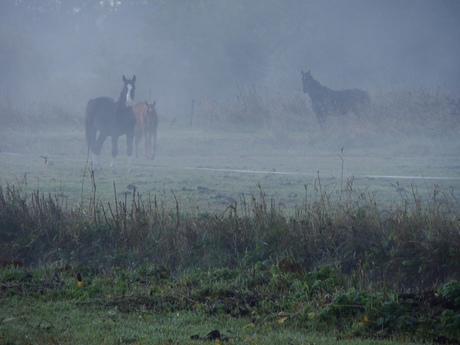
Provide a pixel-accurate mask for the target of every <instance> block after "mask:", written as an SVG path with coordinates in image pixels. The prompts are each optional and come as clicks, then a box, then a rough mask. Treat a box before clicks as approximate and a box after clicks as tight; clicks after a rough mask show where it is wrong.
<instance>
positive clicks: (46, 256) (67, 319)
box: [0, 90, 460, 344]
mask: <svg viewBox="0 0 460 345" xmlns="http://www.w3.org/2000/svg"><path fill="white" fill-rule="evenodd" d="M449 97H450V96H449ZM449 97H448V96H444V95H439V94H436V93H431V92H429V91H426V90H420V91H418V93H410V94H403V95H399V94H386V95H373V98H374V106H373V110H372V114H369V117H368V118H366V119H358V118H356V117H355V116H354V115H350V116H346V117H342V118H330V119H328V122H327V124H328V126H327V128H326V129H325V130H320V128H319V126H318V124H317V121H316V119H315V117H314V116H313V114H312V113H311V111H310V110H309V107H308V104H307V103H305V100H303V99H299V98H298V97H294V98H293V99H292V100H280V101H278V102H275V103H274V102H273V101H268V100H267V99H265V98H264V95H263V94H262V95H261V94H257V93H243V94H241V95H239V99H238V101H235V102H236V103H234V104H229V105H226V106H223V105H218V104H215V103H212V102H209V101H207V102H203V104H197V108H196V109H197V110H196V114H195V117H194V121H193V126H190V119H189V116H188V115H182V116H176V117H171V116H167V115H165V114H161V109H160V127H159V139H158V149H157V156H156V158H155V160H154V161H148V160H146V159H145V158H143V151H141V157H139V158H135V159H134V168H133V171H132V172H130V173H129V172H127V170H126V155H125V152H126V149H125V145H124V143H123V139H124V138H122V139H121V140H120V141H119V146H120V154H119V157H118V158H117V171H116V173H114V174H113V173H111V172H110V167H109V164H110V157H109V156H110V154H109V152H110V142H109V141H107V142H106V143H105V146H104V150H103V154H102V156H103V158H102V164H103V167H104V170H103V171H102V172H98V173H95V174H94V175H92V172H91V170H90V168H89V167H90V159H91V157H90V156H88V152H87V148H86V147H85V140H84V126H83V118H82V116H83V115H82V114H69V113H67V112H66V111H65V110H63V109H62V108H61V107H58V106H47V107H45V108H44V110H41V112H40V113H38V114H35V113H30V112H22V111H19V110H14V109H6V108H4V107H2V109H1V116H0V125H1V127H0V134H1V135H0V166H1V169H0V187H1V189H0V207H1V208H0V217H1V218H0V239H1V242H0V252H1V253H2V254H1V255H0V259H1V260H2V261H1V264H2V265H1V266H2V268H1V269H0V309H1V311H2V315H3V316H2V319H1V323H0V341H1V342H2V343H5V344H36V343H40V344H45V343H63V344H66V343H72V344H75V343H82V344H83V343H136V344H152V343H153V344H155V343H157V344H164V343H171V344H187V343H192V344H194V343H197V342H200V341H205V340H206V339H205V338H206V336H207V334H208V332H210V331H212V330H214V329H218V330H219V331H220V333H221V337H220V338H219V339H215V340H216V341H219V342H226V341H228V342H230V343H249V344H275V343H276V344H278V343H290V344H326V343H327V344H329V343H334V342H338V341H340V342H349V343H350V344H367V343H375V342H376V341H377V340H378V341H379V342H380V343H382V344H383V343H385V342H386V341H392V343H394V342H402V343H410V342H421V341H433V340H436V341H437V342H440V343H442V342H443V341H445V342H448V341H450V342H453V341H457V340H456V339H458V338H459V334H458V331H457V329H459V327H457V326H458V325H460V324H459V321H460V316H459V314H458V305H459V302H458V296H460V294H459V291H460V290H458V286H459V285H458V283H457V282H456V280H458V279H460V277H459V273H458V260H459V259H460V247H459V243H460V241H459V233H460V232H459V227H460V223H459V219H460V216H459V213H458V210H459V197H460V195H459V190H460V140H459V136H458V133H459V130H460V115H459V113H458V105H457V103H455V102H454V103H451V102H450V98H449ZM140 149H142V147H140ZM78 274H80V275H82V276H83V278H82V279H83V280H82V282H81V284H79V282H78V280H77V279H76V277H77V276H78Z"/></svg>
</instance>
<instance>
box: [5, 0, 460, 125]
mask: <svg viewBox="0 0 460 345" xmlns="http://www.w3.org/2000/svg"><path fill="white" fill-rule="evenodd" d="M459 43H460V1H456V0H405V1H396V0H379V1H377V0H347V1H340V0H311V1H307V0H285V1H281V0H251V1H243V0H190V1H184V0H169V1H168V0H157V1H154V0H152V1H148V0H131V1H127V0H119V1H107V0H103V1H89V0H68V1H59V0H21V1H20V0H4V1H2V2H1V4H0V68H1V70H0V71H1V75H2V76H3V77H2V78H1V80H0V101H1V102H4V103H5V102H8V104H10V105H12V106H13V107H23V108H27V107H32V106H34V105H35V104H37V103H40V102H49V103H52V104H58V105H59V106H62V107H64V108H68V109H69V111H72V112H75V113H76V114H80V115H81V116H83V114H84V109H85V106H86V103H87V101H88V100H89V99H91V98H94V97H98V96H111V97H113V98H116V97H117V96H118V93H119V91H120V88H121V85H122V84H121V76H122V75H123V74H125V75H126V76H128V77H130V76H131V75H132V74H136V76H137V89H136V98H137V100H139V101H140V100H143V99H146V100H149V101H153V100H156V101H157V104H158V107H159V109H160V111H163V112H166V113H170V114H175V113H181V112H188V111H189V107H190V100H191V99H198V100H199V99H205V98H211V99H213V100H215V101H217V102H226V101H228V100H230V99H232V98H234V97H235V95H236V94H237V93H238V90H239V88H242V87H246V86H257V87H263V88H266V89H268V90H270V91H271V92H274V93H277V94H283V95H286V96H289V95H293V94H295V93H298V92H300V90H301V74H300V71H301V70H304V71H307V70H310V71H311V73H312V74H313V75H314V77H315V78H316V79H318V80H319V81H320V82H321V83H322V84H323V85H326V86H328V87H330V88H332V89H343V88H352V87H357V88H361V89H365V90H368V91H369V92H370V93H372V92H373V91H379V90H390V91H397V90H414V89H418V88H420V87H427V88H434V87H442V88H445V89H448V90H453V91H454V92H456V93H457V94H458V93H459V92H460V87H459V86H460V85H459V81H460V44H459Z"/></svg>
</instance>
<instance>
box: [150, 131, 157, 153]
mask: <svg viewBox="0 0 460 345" xmlns="http://www.w3.org/2000/svg"><path fill="white" fill-rule="evenodd" d="M156 150H157V131H156V130H154V131H153V133H152V156H151V157H150V159H152V160H153V159H155V151H156Z"/></svg>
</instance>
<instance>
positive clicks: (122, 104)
mask: <svg viewBox="0 0 460 345" xmlns="http://www.w3.org/2000/svg"><path fill="white" fill-rule="evenodd" d="M127 95H128V92H127V90H124V89H123V90H121V92H120V97H118V100H117V101H116V102H115V107H116V109H119V110H122V109H125V108H127V106H126V96H127Z"/></svg>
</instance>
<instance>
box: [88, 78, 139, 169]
mask: <svg viewBox="0 0 460 345" xmlns="http://www.w3.org/2000/svg"><path fill="white" fill-rule="evenodd" d="M122 79H123V88H122V89H121V92H120V97H118V100H117V101H115V100H114V99H112V98H110V97H98V98H94V99H92V100H90V101H89V102H88V105H87V106H86V120H85V129H86V143H87V145H88V150H91V151H92V153H93V156H94V157H93V170H102V168H101V165H100V157H99V156H100V154H101V150H102V145H103V144H104V141H105V139H107V137H111V138H112V163H111V164H110V167H111V170H112V172H114V170H115V158H116V157H117V154H118V137H119V136H121V135H124V134H126V146H127V154H128V171H131V155H132V153H133V140H134V127H135V125H136V118H135V116H134V112H133V107H132V104H133V99H134V90H135V89H136V86H135V82H136V76H133V78H132V79H126V78H125V76H123V78H122ZM98 132H99V136H98V135H97V133H98Z"/></svg>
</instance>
